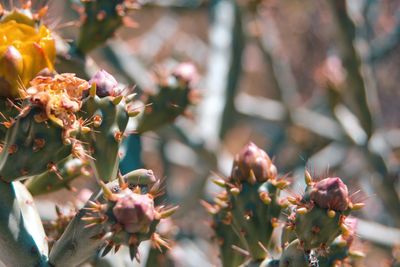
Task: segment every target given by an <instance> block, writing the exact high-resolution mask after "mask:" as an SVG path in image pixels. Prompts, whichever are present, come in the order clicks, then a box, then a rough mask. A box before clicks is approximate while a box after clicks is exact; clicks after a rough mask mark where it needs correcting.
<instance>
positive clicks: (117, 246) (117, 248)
mask: <svg viewBox="0 0 400 267" xmlns="http://www.w3.org/2000/svg"><path fill="white" fill-rule="evenodd" d="M120 248H121V245H120V244H118V245H115V247H114V253H117V252H118V250H119V249H120Z"/></svg>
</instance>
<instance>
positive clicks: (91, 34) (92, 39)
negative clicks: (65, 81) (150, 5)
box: [77, 0, 139, 54]
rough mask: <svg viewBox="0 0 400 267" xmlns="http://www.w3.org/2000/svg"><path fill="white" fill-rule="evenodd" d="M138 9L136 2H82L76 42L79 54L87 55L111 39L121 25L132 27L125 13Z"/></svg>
mask: <svg viewBox="0 0 400 267" xmlns="http://www.w3.org/2000/svg"><path fill="white" fill-rule="evenodd" d="M138 7H139V5H138V3H137V1H136V0H95V1H84V3H83V8H82V9H81V24H82V25H81V32H80V35H79V39H78V42H77V49H78V51H79V52H80V53H84V54H85V53H87V52H89V51H90V50H92V49H94V48H96V47H97V46H99V45H101V44H103V43H104V42H105V41H106V40H107V39H108V38H110V37H112V36H113V35H114V33H115V31H116V30H117V29H118V28H119V27H121V26H122V25H123V24H125V25H127V26H133V21H131V20H129V18H128V17H127V16H126V14H127V12H128V11H129V10H132V9H137V8H138Z"/></svg>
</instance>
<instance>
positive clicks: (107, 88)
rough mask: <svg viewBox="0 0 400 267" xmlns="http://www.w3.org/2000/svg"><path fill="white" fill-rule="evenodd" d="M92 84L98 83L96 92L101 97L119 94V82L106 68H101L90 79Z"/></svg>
mask: <svg viewBox="0 0 400 267" xmlns="http://www.w3.org/2000/svg"><path fill="white" fill-rule="evenodd" d="M89 83H90V84H93V83H95V84H96V94H97V95H98V96H99V97H106V96H110V95H111V96H115V95H117V94H118V82H117V80H115V78H114V77H113V76H112V75H111V74H109V73H108V72H107V71H105V70H99V71H97V72H96V74H95V75H94V76H93V77H92V79H90V81H89Z"/></svg>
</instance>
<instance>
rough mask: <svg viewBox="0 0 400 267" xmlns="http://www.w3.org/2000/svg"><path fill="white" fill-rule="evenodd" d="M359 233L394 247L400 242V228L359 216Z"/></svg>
mask: <svg viewBox="0 0 400 267" xmlns="http://www.w3.org/2000/svg"><path fill="white" fill-rule="evenodd" d="M356 232H357V235H358V236H359V237H360V238H362V239H365V240H369V241H372V242H374V243H377V244H380V245H384V246H388V247H392V246H395V245H398V244H399V240H400V229H397V228H390V227H387V226H384V225H381V224H378V223H375V222H369V221H365V220H361V219H358V218H357V230H356Z"/></svg>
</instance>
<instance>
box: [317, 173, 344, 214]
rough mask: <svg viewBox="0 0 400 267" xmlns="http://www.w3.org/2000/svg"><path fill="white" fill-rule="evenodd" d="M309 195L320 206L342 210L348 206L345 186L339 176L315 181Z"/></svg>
mask: <svg viewBox="0 0 400 267" xmlns="http://www.w3.org/2000/svg"><path fill="white" fill-rule="evenodd" d="M310 197H311V200H312V201H314V203H315V204H316V205H318V206H319V207H321V208H326V209H332V210H335V211H344V210H346V209H347V208H348V206H349V192H348V190H347V186H346V185H345V184H344V183H343V181H342V180H341V179H340V178H339V177H334V178H325V179H323V180H321V181H319V182H317V183H316V184H315V185H314V186H313V189H312V191H311V193H310Z"/></svg>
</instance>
